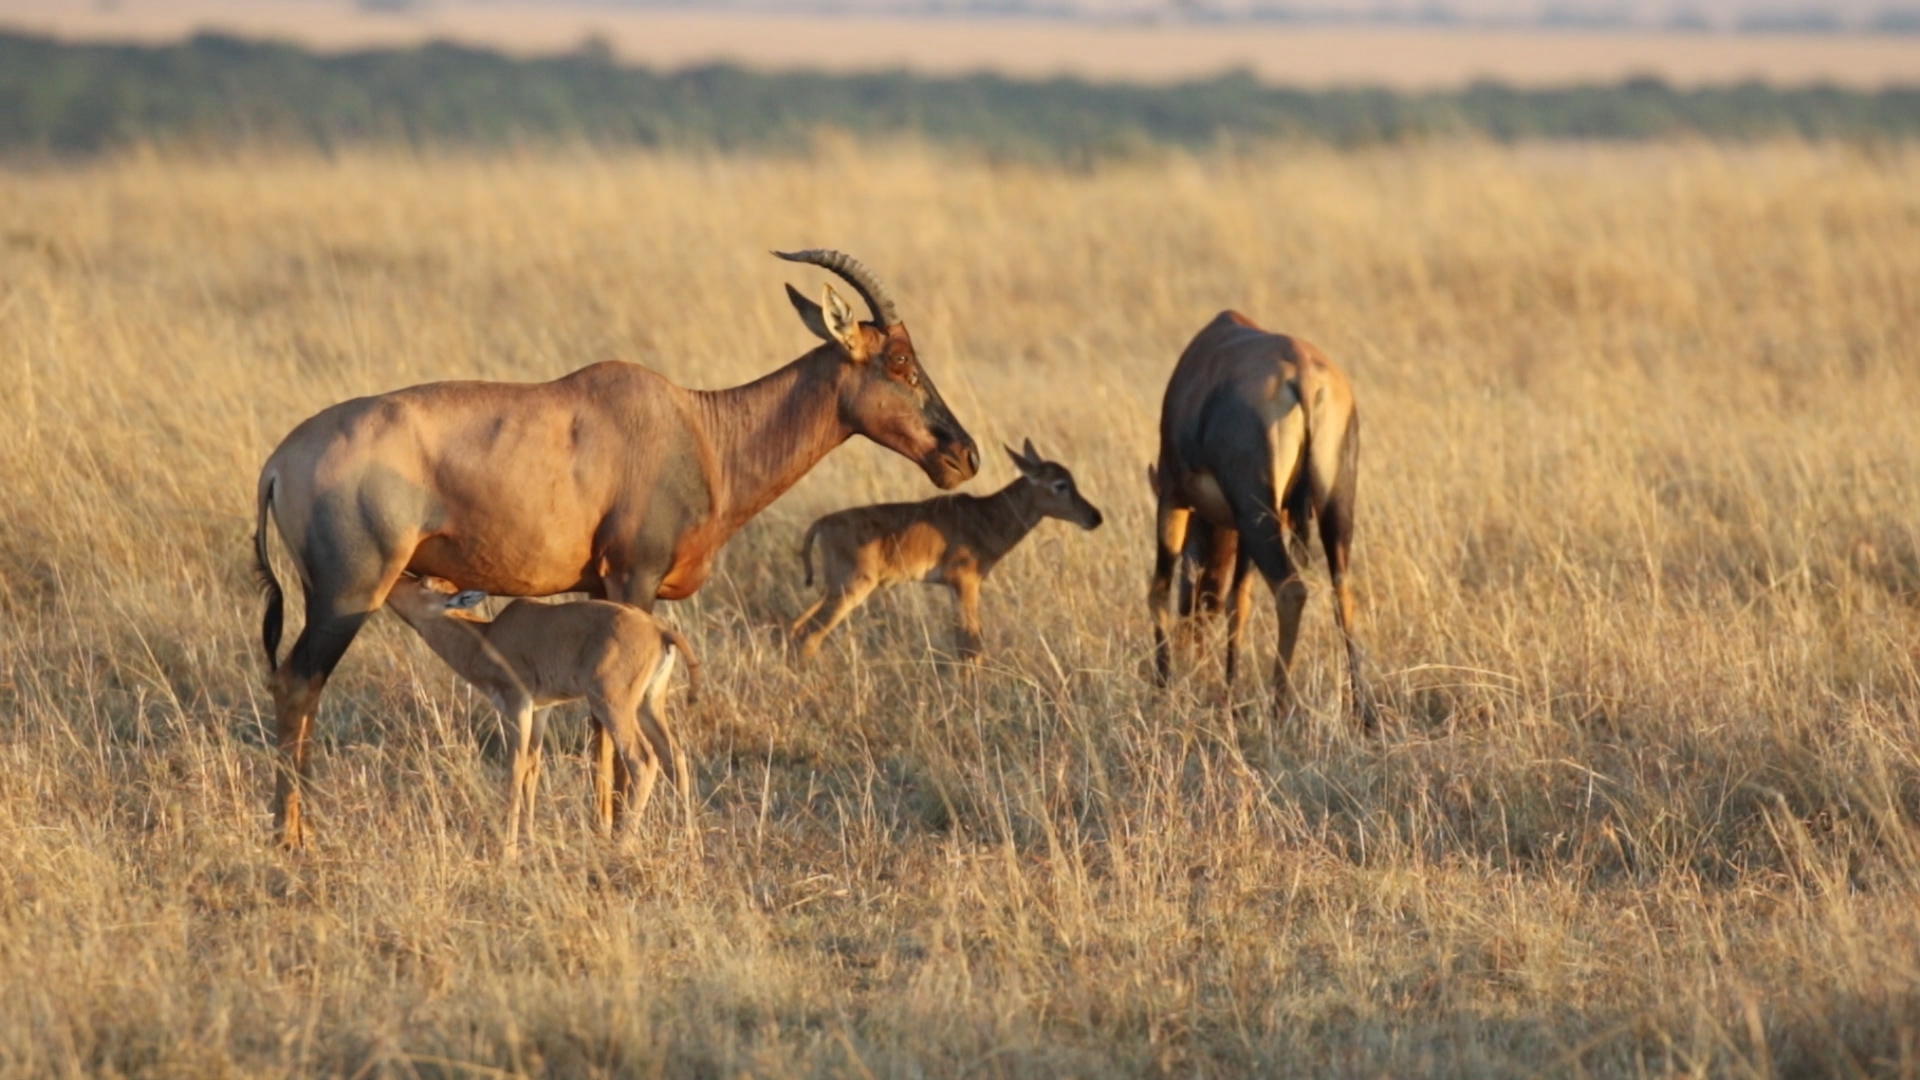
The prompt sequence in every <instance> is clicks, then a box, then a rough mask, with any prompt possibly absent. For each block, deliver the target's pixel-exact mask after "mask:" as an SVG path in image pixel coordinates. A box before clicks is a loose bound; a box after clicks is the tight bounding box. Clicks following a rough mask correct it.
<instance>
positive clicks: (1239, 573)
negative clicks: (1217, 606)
mask: <svg viewBox="0 0 1920 1080" xmlns="http://www.w3.org/2000/svg"><path fill="white" fill-rule="evenodd" d="M1252 562H1253V559H1252V558H1251V557H1250V556H1248V555H1247V554H1246V553H1245V552H1244V551H1243V550H1242V549H1241V548H1240V547H1239V545H1238V543H1237V542H1236V544H1235V546H1234V559H1233V585H1232V591H1231V593H1230V594H1229V598H1228V604H1227V690H1228V691H1229V695H1231V691H1232V690H1233V677H1234V674H1235V673H1236V672H1237V671H1238V669H1239V663H1240V644H1241V642H1242V640H1244V637H1245V634H1246V630H1247V617H1248V616H1250V615H1252V614H1253V575H1252V574H1251V573H1248V571H1249V570H1250V569H1251V565H1250V564H1251V563H1252Z"/></svg>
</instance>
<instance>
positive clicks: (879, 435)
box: [774, 250, 980, 489]
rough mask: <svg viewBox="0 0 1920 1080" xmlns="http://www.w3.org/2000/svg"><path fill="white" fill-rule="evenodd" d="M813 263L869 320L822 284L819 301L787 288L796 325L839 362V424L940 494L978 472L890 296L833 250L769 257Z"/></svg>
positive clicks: (976, 457)
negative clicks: (841, 285)
mask: <svg viewBox="0 0 1920 1080" xmlns="http://www.w3.org/2000/svg"><path fill="white" fill-rule="evenodd" d="M774 254H775V255H778V256H779V257H780V258H782V259H786V260H788V261H789V262H803V263H811V264H812V265H814V266H818V267H821V268H823V269H826V270H830V271H832V272H833V273H835V274H838V275H839V276H840V277H841V278H843V279H845V280H846V282H847V284H849V285H851V286H853V288H854V291H855V292H858V293H859V294H860V297H861V299H863V300H865V301H866V302H867V307H868V309H869V310H870V311H871V312H872V314H873V319H872V320H871V321H862V320H861V319H860V317H859V315H858V313H856V312H855V311H854V309H853V307H852V306H851V305H849V304H848V303H847V302H846V301H845V300H842V299H841V298H840V294H839V293H837V292H835V291H834V290H833V286H831V285H827V286H824V287H823V288H822V289H821V298H820V302H819V303H815V302H813V301H812V300H809V299H807V298H806V297H805V296H802V295H801V294H800V292H799V291H798V290H796V289H795V288H794V287H793V286H791V285H789V286H787V299H789V300H791V301H792V302H793V307H794V310H795V311H798V312H799V313H800V321H801V322H803V323H806V324H807V329H809V330H811V331H813V333H814V335H815V336H817V337H819V338H820V340H822V341H824V342H826V343H827V344H828V345H830V346H832V347H834V348H835V349H836V351H837V352H838V354H839V356H840V361H841V364H840V371H839V390H840V394H839V397H840V420H841V422H842V423H843V424H845V425H846V426H847V428H848V429H849V430H851V431H853V432H855V433H857V434H860V435H865V436H866V437H867V438H869V439H872V440H873V441H874V442H877V443H879V444H880V445H882V446H884V447H886V448H887V449H889V450H892V451H894V452H895V453H897V454H899V455H901V456H902V457H905V458H907V459H908V460H910V461H913V462H915V463H917V464H918V465H919V466H920V468H921V469H923V470H925V472H926V474H927V479H929V480H931V481H933V482H934V484H935V485H936V486H938V487H940V488H942V489H951V488H954V487H958V486H959V485H960V484H962V483H965V482H966V481H967V480H969V479H971V478H972V477H973V474H974V473H975V472H977V471H979V468H980V452H979V450H978V449H977V448H976V447H975V446H974V443H973V436H971V435H968V434H967V430H966V429H965V428H963V427H961V426H960V421H958V420H956V419H954V415H953V411H952V410H950V409H948V408H947V403H946V402H945V401H942V400H941V399H940V391H939V390H937V389H935V388H934V385H933V380H932V379H930V378H928V377H927V372H926V369H925V368H923V367H921V366H920V357H919V355H918V354H917V353H915V352H914V348H913V339H912V338H911V337H909V336H908V335H907V328H906V326H905V324H903V323H902V322H901V321H900V316H899V315H898V314H897V313H896V312H895V311H894V306H893V298H892V297H891V296H889V295H887V291H886V289H885V288H884V287H882V286H881V284H880V282H879V280H878V279H876V278H875V277H874V276H873V273H872V272H871V271H869V270H868V269H867V268H866V267H865V266H864V265H863V264H861V262H860V261H859V260H858V259H855V258H853V257H852V256H850V255H847V254H844V253H842V252H838V251H824V250H815V251H800V252H781V251H776V252H774Z"/></svg>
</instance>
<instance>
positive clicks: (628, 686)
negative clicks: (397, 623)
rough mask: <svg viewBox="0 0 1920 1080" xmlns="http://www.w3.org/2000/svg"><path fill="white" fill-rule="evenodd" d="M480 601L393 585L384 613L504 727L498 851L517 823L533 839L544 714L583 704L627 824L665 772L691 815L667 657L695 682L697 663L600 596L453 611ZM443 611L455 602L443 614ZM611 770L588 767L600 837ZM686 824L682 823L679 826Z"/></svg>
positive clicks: (608, 816)
mask: <svg viewBox="0 0 1920 1080" xmlns="http://www.w3.org/2000/svg"><path fill="white" fill-rule="evenodd" d="M479 599H480V594H477V593H459V594H458V595H457V596H456V592H455V589H454V587H453V586H452V585H451V584H449V583H447V582H445V581H442V580H440V579H437V578H409V579H404V580H402V581H401V582H400V583H399V584H397V585H395V586H394V588H393V591H392V592H391V593H389V594H388V597H387V606H388V607H389V608H391V609H392V610H393V612H394V613H395V614H396V615H398V616H400V618H401V619H403V620H405V621H406V623H407V625H409V626H411V627H413V628H414V630H416V631H417V632H419V634H420V637H421V638H422V639H423V640H425V641H426V643H427V646H428V647H429V648H431V649H432V650H433V651H434V652H435V653H436V654H437V655H438V656H439V657H440V658H441V659H442V660H445V661H446V662H447V666H448V667H450V668H452V669H453V670H454V673H455V674H457V675H459V676H460V677H461V678H463V679H465V680H466V681H467V682H469V683H472V684H473V687H474V689H476V690H479V691H480V692H481V693H483V694H485V695H487V697H488V698H489V699H490V700H491V701H492V702H493V704H494V707H495V708H497V709H499V710H500V712H501V713H502V715H504V716H507V717H509V718H510V719H512V721H513V722H514V744H513V781H512V788H511V795H510V797H509V799H508V805H507V829H506V841H505V843H506V850H507V853H508V855H509V857H511V856H512V855H513V853H514V852H515V851H517V849H518V846H519V837H520V832H521V822H522V820H523V817H524V820H525V821H526V823H527V824H526V832H527V835H529V836H531V835H532V814H533V805H534V794H535V790H536V789H537V788H538V786H539V780H540V758H541V744H542V742H543V741H544V740H543V735H544V732H545V726H546V710H547V708H548V707H549V706H552V705H559V704H563V703H565V702H569V701H580V700H585V701H586V702H587V705H588V708H589V710H590V711H591V713H592V716H593V722H594V723H595V724H596V725H597V726H598V728H599V730H600V731H601V732H602V733H603V734H604V735H605V738H604V739H603V740H602V741H601V744H602V745H605V746H608V747H610V748H611V751H612V753H610V754H609V755H608V758H609V763H610V762H611V758H612V754H613V753H617V754H618V757H619V761H620V763H621V764H622V765H623V766H624V770H622V771H623V772H624V777H623V778H622V779H623V781H624V782H623V783H622V785H621V791H620V795H621V796H622V798H621V799H620V800H619V801H620V802H621V803H622V804H624V810H625V812H626V814H625V816H626V819H627V824H628V825H629V827H631V825H632V824H633V823H634V822H635V821H637V820H638V819H639V817H640V814H641V813H643V812H644V811H645V810H646V808H647V801H648V799H649V798H651V797H652V794H653V784H654V780H655V778H656V777H657V776H658V774H659V772H660V770H661V769H662V768H663V767H664V768H665V770H666V771H667V773H668V774H669V775H671V776H672V777H673V781H674V785H675V786H676V787H678V788H679V790H680V793H681V795H682V797H683V800H685V801H687V806H688V811H689V814H690V813H691V806H692V803H691V794H692V792H691V788H690V784H689V778H688V770H687V763H686V759H685V757H684V756H683V755H681V754H680V752H679V748H678V746H677V745H676V743H675V740H674V737H673V732H672V730H671V728H670V727H669V726H668V724H667V714H666V695H667V684H668V682H669V680H670V676H671V675H672V673H673V662H674V654H675V653H676V652H677V653H679V654H680V655H681V656H682V657H684V658H685V659H686V663H687V672H688V679H689V682H690V683H691V685H692V686H693V688H694V689H695V691H696V692H697V689H698V685H699V673H700V665H699V662H698V661H696V660H695V659H694V656H693V651H692V650H691V649H689V648H688V647H687V641H686V638H684V637H682V636H681V635H680V634H679V632H678V631H675V630H672V629H670V628H668V627H665V626H662V625H661V624H660V623H659V622H657V621H655V619H654V618H653V617H652V616H651V615H648V614H647V613H646V612H644V611H641V610H640V609H638V608H634V607H628V606H627V605H625V604H614V603H609V602H607V601H603V600H583V601H578V602H576V603H570V604H542V603H538V602H535V601H532V600H515V601H514V602H513V603H510V604H508V605H507V606H506V607H505V608H504V609H502V610H501V612H500V614H499V615H498V616H497V617H495V618H494V619H493V620H492V621H487V620H485V619H481V618H479V617H478V616H475V615H473V614H472V613H471V612H469V611H466V610H462V609H460V608H459V607H458V605H459V604H460V603H462V602H467V603H471V602H477V601H478V600H479ZM450 605H454V606H450ZM612 771H613V770H612V769H611V768H608V767H605V766H602V765H600V763H598V762H596V768H595V773H594V787H595V792H594V795H595V799H594V803H595V807H596V810H597V812H598V815H599V818H600V827H601V831H602V832H605V833H611V832H612V830H613V825H614V816H615V815H614V810H615V799H614V791H613V776H612V775H611V774H612ZM688 826H689V828H691V826H692V821H691V817H689V820H688Z"/></svg>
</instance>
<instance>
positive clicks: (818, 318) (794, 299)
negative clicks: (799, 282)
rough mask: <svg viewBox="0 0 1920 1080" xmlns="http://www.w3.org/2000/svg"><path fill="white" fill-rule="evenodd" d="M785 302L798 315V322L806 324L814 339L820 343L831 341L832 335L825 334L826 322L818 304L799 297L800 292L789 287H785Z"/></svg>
mask: <svg viewBox="0 0 1920 1080" xmlns="http://www.w3.org/2000/svg"><path fill="white" fill-rule="evenodd" d="M787 302H788V303H790V304H792V305H793V310H795V311H797V312H799V313H800V321H801V322H803V323H806V324H807V329H809V330H811V331H813V336H814V337H817V338H819V339H820V340H821V341H832V340H833V335H832V334H829V333H827V320H826V318H825V316H823V315H821V313H820V305H819V304H816V303H814V302H813V301H811V300H809V299H807V298H806V297H804V296H802V295H800V290H799V289H796V288H794V287H793V286H791V285H789V286H787Z"/></svg>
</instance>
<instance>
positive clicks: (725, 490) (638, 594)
mask: <svg viewBox="0 0 1920 1080" xmlns="http://www.w3.org/2000/svg"><path fill="white" fill-rule="evenodd" d="M776 254H779V253H777V252H776ZM780 257H781V258H783V259H787V260H789V261H792V262H800V263H810V264H812V265H815V266H818V267H821V268H822V269H825V270H827V271H830V272H832V273H834V274H836V275H838V276H839V277H840V278H842V279H843V280H845V281H846V282H847V284H849V285H851V286H852V287H853V290H854V291H855V292H856V293H858V294H859V295H860V297H861V298H862V299H863V300H865V301H866V304H867V307H868V309H869V311H870V313H871V314H872V316H873V318H872V319H871V320H867V321H863V320H862V319H861V318H860V316H859V315H858V314H857V313H856V312H855V311H854V309H853V308H852V307H851V306H850V305H848V304H847V303H846V302H845V301H844V300H842V299H841V298H840V295H839V294H838V293H836V292H834V290H833V288H832V287H831V286H827V287H826V288H824V289H823V291H822V293H821V300H820V302H819V303H815V302H814V301H812V300H809V299H807V298H806V297H804V296H802V295H800V294H799V293H798V292H796V291H795V290H794V289H793V287H792V286H788V287H787V297H788V299H789V300H790V301H791V302H792V304H793V307H794V310H795V311H796V312H797V313H798V314H799V316H800V321H801V322H802V323H803V324H805V326H806V327H807V329H808V330H809V331H811V332H812V333H813V335H814V337H816V338H817V339H819V344H818V345H817V346H816V347H814V348H813V349H812V350H811V351H809V352H807V353H806V354H805V355H803V356H801V357H800V358H799V359H797V360H795V361H793V362H792V363H789V364H788V365H786V366H785V367H783V368H780V369H779V370H778V371H775V372H773V373H771V374H769V375H767V376H765V377H763V378H761V379H758V380H756V381H754V382H751V383H747V384H746V385H744V386H736V387H733V388H732V389H728V390H688V389H685V388H683V387H680V386H676V385H674V384H673V383H670V382H668V381H667V380H666V379H665V378H664V377H662V376H661V375H659V374H657V373H655V372H652V371H649V370H647V369H646V368H643V367H639V366H637V365H634V364H625V363H617V362H612V361H609V362H606V363H600V364H594V365H593V366H591V367H585V368H581V369H580V370H579V371H576V372H574V373H573V374H571V375H567V376H565V377H563V378H559V379H555V380H554V381H552V382H545V383H500V382H441V383H429V384H427V385H424V386H415V387H410V388H408V389H405V390H395V391H393V392H391V393H386V394H380V395H377V396H374V397H364V398H356V399H354V400H352V401H345V402H341V403H340V404H338V405H334V406H332V407H331V408H327V409H323V410H321V411H320V412H319V413H317V414H315V415H314V416H312V417H311V418H309V419H307V420H306V421H304V422H303V423H301V424H300V426H298V427H296V428H294V429H293V431H292V432H291V433H289V434H288V435H287V437H286V439H285V440H283V441H282V442H281V443H280V446H279V447H278V448H277V449H275V450H274V452H273V454H272V455H271V456H270V457H268V458H267V463H266V465H265V466H263V467H262V468H261V470H260V482H259V486H258V488H257V489H256V490H257V492H258V494H257V505H256V515H257V523H256V525H255V529H254V558H255V561H256V566H257V567H258V570H259V573H260V578H261V583H262V585H263V586H264V587H265V590H266V596H267V606H266V614H265V617H264V618H263V619H262V622H261V639H262V644H264V645H265V647H266V653H267V664H268V667H269V668H270V669H271V670H272V678H271V680H270V683H271V686H272V690H273V705H274V715H275V723H276V738H277V740H278V743H279V766H280V768H279V783H278V787H277V790H276V792H275V795H274V818H275V824H276V826H277V828H278V830H279V833H280V840H281V842H282V843H283V844H285V845H287V846H289V847H297V846H299V845H300V844H301V843H302V841H303V840H304V838H305V832H306V830H305V825H304V823H303V819H302V815H301V791H302V788H303V787H304V783H305V778H306V774H307V758H308V747H309V746H310V744H311V738H312V731H313V717H314V710H315V709H316V708H317V707H318V705H319V701H320V695H321V692H322V690H324V689H325V687H326V684H327V679H328V677H329V676H330V675H331V674H332V673H333V669H334V668H335V666H337V665H338V664H339V663H340V659H341V657H342V656H344V655H345V653H346V651H347V648H348V646H350V645H351V644H353V639H354V636H355V635H357V634H358V633H359V632H360V627H361V626H362V625H364V624H365V622H366V620H367V619H368V618H369V617H371V616H372V614H373V613H374V612H375V611H378V610H379V609H380V606H381V605H382V604H384V603H386V600H387V593H388V591H389V590H391V589H392V588H393V587H394V584H395V583H396V582H398V581H399V580H400V578H401V575H402V574H414V575H432V576H434V577H439V578H444V579H446V580H448V581H451V582H454V583H455V584H457V585H458V586H459V587H461V588H462V589H477V590H480V591H482V592H487V593H492V594H494V595H496V596H551V595H553V594H555V593H564V592H584V593H587V594H588V595H590V596H593V597H595V598H598V599H603V600H613V601H616V602H619V603H623V604H632V605H634V606H636V607H640V608H644V609H646V610H648V611H651V610H652V609H653V605H654V602H655V600H680V599H684V598H686V597H688V596H691V595H693V593H694V591H695V590H697V589H699V588H700V586H701V585H702V584H704V583H705V582H706V580H707V575H708V574H709V573H711V571H712V569H713V561H714V557H715V556H716V555H717V554H718V553H719V551H720V547H721V545H722V544H724V543H725V542H726V540H727V538H728V537H729V536H732V535H733V534H734V532H736V531H737V530H739V528H740V527H741V526H742V525H743V524H745V523H746V521H747V520H748V519H749V518H751V517H753V515H755V514H757V513H759V512H760V511H761V510H762V509H764V508H765V507H766V505H767V504H768V503H770V502H772V501H773V500H774V499H776V498H778V497H779V495H780V494H781V492H784V491H786V490H787V489H788V488H790V487H792V486H793V485H794V484H795V483H796V482H797V481H798V480H799V479H800V478H801V477H802V476H804V475H806V472H807V470H808V469H811V468H813V466H814V464H815V463H816V462H818V461H819V460H820V459H821V458H823V457H825V456H826V455H827V453H828V451H830V450H832V449H833V448H834V447H836V446H838V445H840V444H841V443H843V442H845V441H847V439H849V438H851V437H852V436H854V435H864V436H866V437H867V438H869V439H872V440H873V441H875V442H877V443H879V444H881V445H882V446H885V447H887V448H888V449H890V450H893V451H895V452H896V453H899V454H900V455H902V456H904V457H906V458H908V459H910V460H912V461H914V462H916V463H917V464H918V465H919V466H920V468H921V469H922V470H923V471H925V473H926V474H927V478H928V479H929V480H932V481H933V483H934V484H935V485H937V486H938V487H940V488H942V489H947V490H950V489H952V488H954V487H957V486H958V485H960V484H961V483H963V482H965V481H966V480H967V479H968V478H969V477H971V476H973V474H974V471H975V469H976V468H977V467H978V465H979V455H978V453H977V451H976V450H975V447H974V444H973V440H972V439H971V438H970V437H968V435H967V433H966V431H965V430H964V429H963V428H962V427H961V426H960V422H959V421H958V420H956V419H954V416H953V413H952V412H951V411H950V410H949V409H948V408H947V405H946V403H945V402H944V401H942V400H941V399H940V394H939V392H938V391H937V390H935V389H934V386H933V381H932V380H931V379H930V378H928V376H927V373H926V370H925V369H924V368H922V367H921V366H920V359H919V355H918V354H917V353H916V352H915V350H914V346H913V339H912V338H911V337H909V336H908V334H907V328H906V326H905V324H904V323H902V322H901V320H900V316H899V314H898V313H897V312H896V310H895V308H894V303H893V298H892V297H891V296H889V295H888V294H887V291H886V289H884V288H882V287H881V285H880V282H879V281H878V279H876V278H875V277H874V275H873V273H872V272H871V271H869V270H868V269H867V268H866V267H865V266H863V265H862V264H861V263H860V262H859V261H858V260H856V259H854V258H851V257H850V256H847V255H844V254H842V253H840V252H837V251H803V252H799V253H797V254H781V255H780ZM690 317H695V318H717V319H724V318H726V316H724V315H719V314H701V313H693V314H692V315H691V316H690ZM269 516H271V517H272V519H273V523H274V524H275V525H277V526H278V527H279V531H280V536H281V538H282V539H283V540H285V541H286V546H287V550H288V553H289V554H290V555H291V556H292V559H293V562H294V564H295V565H296V566H297V568H298V571H299V585H300V588H301V590H302V592H304V593H305V595H306V601H307V603H306V610H307V622H306V625H305V626H304V627H303V628H302V629H301V631H300V636H299V638H298V639H297V640H295V641H294V643H293V648H292V650H291V651H290V652H289V653H288V654H287V657H286V660H285V661H284V662H280V661H278V660H277V658H276V653H277V652H278V650H279V645H280V629H281V621H282V615H283V613H284V609H285V604H284V602H283V597H282V595H281V590H280V583H279V582H278V581H277V580H275V578H274V576H273V571H272V569H271V568H270V567H269V565H268V562H267V519H268V518H269ZM602 749H604V747H603V748H602Z"/></svg>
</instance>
